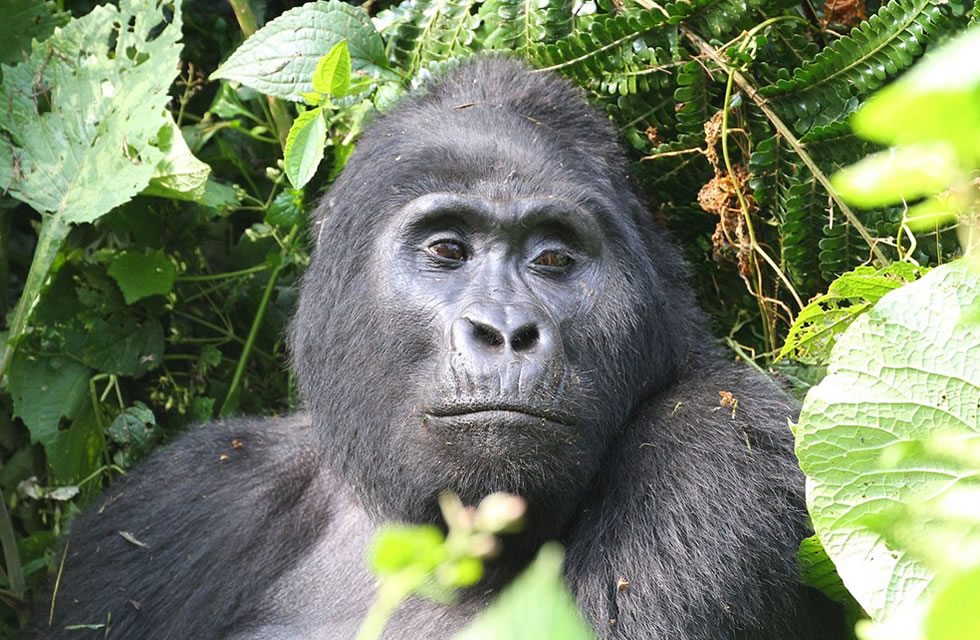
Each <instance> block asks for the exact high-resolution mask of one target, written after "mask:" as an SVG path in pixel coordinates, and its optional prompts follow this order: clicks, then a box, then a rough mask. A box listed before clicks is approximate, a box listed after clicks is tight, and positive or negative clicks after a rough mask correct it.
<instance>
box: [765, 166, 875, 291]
mask: <svg viewBox="0 0 980 640" xmlns="http://www.w3.org/2000/svg"><path fill="white" fill-rule="evenodd" d="M783 179H784V181H785V183H784V189H783V190H782V191H781V192H780V193H779V200H781V202H780V203H779V205H777V206H779V208H780V209H782V211H783V224H782V226H781V227H780V231H781V236H782V257H783V264H784V265H785V267H786V273H787V275H788V276H789V278H790V281H791V282H792V283H793V286H794V287H797V291H798V293H800V294H801V295H803V296H806V297H809V296H812V295H813V294H815V293H817V292H819V291H820V290H822V289H823V285H824V283H826V282H830V281H831V280H832V279H833V277H827V272H826V271H822V270H821V268H822V267H826V269H827V270H834V269H837V268H839V265H840V264H844V263H846V262H847V261H848V260H849V258H850V254H848V253H846V252H845V253H843V254H841V253H840V252H831V251H829V250H828V253H827V254H826V255H825V256H824V257H825V258H826V260H827V263H826V264H825V263H823V262H821V259H820V256H821V251H820V247H821V246H822V245H821V244H820V243H821V242H822V241H823V236H824V228H825V225H826V222H827V208H828V206H829V203H830V199H829V198H828V197H827V193H826V192H825V191H824V190H823V187H821V186H820V184H819V183H818V182H817V181H816V180H814V179H813V176H812V175H810V172H809V171H808V170H807V169H806V167H799V168H798V169H797V170H796V172H795V175H794V174H789V175H786V176H783ZM842 226H843V225H840V224H838V225H837V228H838V229H840V228H841V227H842ZM851 235H852V236H853V238H852V240H854V241H856V242H861V238H860V236H858V235H857V234H856V233H854V234H851ZM849 237H850V236H849ZM861 244H862V245H863V246H864V248H865V255H867V253H868V251H867V245H865V244H864V243H863V242H861Z"/></svg>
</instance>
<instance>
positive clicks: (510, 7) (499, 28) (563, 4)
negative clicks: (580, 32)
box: [480, 0, 572, 55]
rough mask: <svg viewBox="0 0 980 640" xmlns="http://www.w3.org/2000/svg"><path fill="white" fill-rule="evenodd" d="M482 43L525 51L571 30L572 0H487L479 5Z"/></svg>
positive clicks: (554, 39) (555, 39)
mask: <svg viewBox="0 0 980 640" xmlns="http://www.w3.org/2000/svg"><path fill="white" fill-rule="evenodd" d="M480 17H481V18H482V19H483V22H484V32H485V33H486V37H484V38H483V46H484V47H485V48H487V49H507V50H510V51H517V52H519V53H521V54H524V55H526V54H528V53H529V52H530V49H531V48H533V47H534V46H535V45H538V44H549V43H552V42H557V41H558V40H560V39H561V38H564V37H565V36H567V35H568V34H569V33H571V32H572V0H487V1H486V2H485V3H484V4H483V6H481V7H480Z"/></svg>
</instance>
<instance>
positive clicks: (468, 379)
mask: <svg viewBox="0 0 980 640" xmlns="http://www.w3.org/2000/svg"><path fill="white" fill-rule="evenodd" d="M615 138H616V135H615V132H614V131H613V129H612V127H611V126H610V125H609V124H608V122H607V121H606V120H605V119H604V118H602V117H601V116H600V115H598V114H597V113H596V112H594V111H593V110H592V109H591V108H590V107H588V106H587V105H586V104H585V102H584V100H583V98H582V96H581V94H580V92H579V91H577V90H576V89H573V88H572V87H570V86H568V85H567V84H566V83H565V82H564V81H562V80H560V79H558V78H557V77H555V76H552V75H550V74H543V73H538V74H535V73H530V72H529V71H528V70H527V69H526V68H524V67H523V66H522V65H520V64H518V63H515V62H511V61H507V60H503V59H484V60H481V61H478V62H475V63H471V64H469V65H467V66H465V67H464V68H463V69H462V70H460V71H458V72H455V73H453V74H452V75H450V76H449V77H448V78H447V79H445V80H444V81H442V82H441V83H438V84H435V85H433V86H431V87H430V88H429V89H428V90H427V92H425V93H423V94H421V95H418V96H416V97H413V98H411V99H408V100H406V101H405V103H404V104H402V105H401V106H400V107H399V109H398V110H396V111H395V112H394V113H392V114H390V115H387V116H384V117H382V118H380V119H379V120H378V121H377V122H375V123H374V124H373V126H372V127H370V128H369V130H368V131H367V132H366V133H365V135H364V137H363V139H362V140H361V142H360V143H359V145H358V149H357V152H356V153H355V154H354V157H353V158H352V159H351V161H350V164H349V166H348V167H347V168H346V169H345V170H344V172H343V175H342V176H341V178H340V179H339V180H338V181H337V183H336V184H335V185H334V187H333V188H332V190H331V191H330V193H329V194H328V195H327V197H326V198H325V201H324V202H323V204H322V205H321V207H320V210H319V211H318V214H317V218H316V222H315V229H314V235H315V236H316V238H317V244H316V249H315V254H314V259H313V263H312V264H311V266H310V269H309V271H308V273H307V275H306V277H305V279H304V284H303V287H302V291H301V294H300V305H299V309H298V312H297V315H296V319H295V321H294V324H293V329H292V353H293V358H294V363H293V364H294V368H295V370H296V373H297V376H298V378H299V380H300V383H301V386H302V391H303V395H304V397H305V400H306V403H307V408H308V412H309V414H308V415H305V414H304V415H298V416H294V417H291V418H285V419H264V420H251V419H241V420H232V421H228V422H221V423H215V424H210V425H204V426H202V427H199V428H197V429H194V430H193V431H192V432H191V433H189V434H187V435H185V436H184V437H182V438H181V439H180V440H179V441H177V442H175V443H174V444H172V445H170V446H168V447H166V448H164V449H163V450H161V451H159V452H157V453H156V454H155V455H154V456H153V457H152V458H151V459H150V460H149V461H148V462H147V463H146V464H144V465H143V466H141V467H140V468H139V469H138V470H136V471H134V472H133V473H132V474H130V477H129V478H127V479H126V480H125V481H124V482H121V483H119V484H118V485H116V486H114V487H113V488H112V489H111V490H110V491H108V492H107V495H106V497H105V499H104V500H102V501H101V502H100V504H98V505H96V506H95V507H94V508H93V509H91V510H90V511H88V512H87V513H85V514H84V515H83V516H81V517H80V518H79V519H78V520H77V521H76V522H75V523H74V524H73V527H72V533H71V536H70V537H69V540H68V556H67V557H68V561H67V566H66V570H65V573H64V576H63V577H62V579H61V583H60V587H59V589H58V592H57V601H56V603H55V607H54V611H55V617H54V624H53V626H51V627H48V626H47V625H46V624H42V626H41V631H40V632H39V635H38V637H45V638H47V637H58V638H60V637H66V638H87V637H92V638H101V637H103V633H104V631H103V630H101V629H99V630H93V631H89V632H85V631H70V632H66V631H63V629H64V627H65V626H66V625H73V624H74V625H77V624H98V623H102V622H107V621H108V623H109V626H110V629H109V635H108V637H110V638H123V639H130V638H133V639H140V640H155V639H165V638H234V639H236V640H244V639H246V638H248V639H259V638H263V639H269V640H279V639H286V638H352V637H353V636H354V633H355V631H356V629H357V626H358V624H359V622H360V621H361V620H362V619H363V616H364V614H365V612H366V609H367V607H368V605H369V603H370V601H371V598H372V597H373V590H374V587H375V583H374V580H373V579H372V577H371V576H370V575H369V574H368V573H367V572H366V570H365V568H364V566H363V565H364V563H363V560H362V558H363V549H364V546H365V544H366V543H367V541H368V540H369V538H370V536H371V534H372V532H373V531H374V530H375V528H376V527H377V525H378V523H380V522H382V521H385V520H389V519H401V520H405V521H410V522H425V521H437V513H436V509H435V499H436V497H437V495H438V493H439V492H441V491H443V490H446V489H451V490H453V491H455V492H457V493H459V494H460V495H461V496H462V497H463V499H464V500H465V501H468V502H475V501H477V500H479V498H481V497H482V496H483V495H484V494H486V493H488V492H490V491H495V490H507V491H512V492H515V493H519V494H521V495H523V496H525V497H526V498H527V499H528V501H529V504H530V512H529V514H530V515H529V518H530V520H529V524H528V527H527V528H526V530H525V533H523V534H520V535H517V536H514V537H512V538H508V539H507V540H506V541H505V547H504V553H503V554H502V556H501V557H500V558H499V559H498V560H496V561H495V563H494V564H493V565H492V567H491V571H490V572H489V573H488V575H487V577H486V578H485V579H484V581H483V582H482V583H481V584H480V585H478V587H476V588H474V589H470V590H468V591H467V592H466V593H464V594H463V597H462V599H461V601H460V602H458V603H457V604H454V605H451V606H448V607H447V606H439V605H435V604H431V603H427V602H422V601H417V602H414V601H413V602H411V603H410V604H409V606H407V607H406V608H404V609H403V610H401V611H400V612H399V613H398V614H397V615H396V617H395V619H394V620H393V621H392V624H391V625H390V627H389V630H388V633H387V635H386V637H388V638H398V639H401V638H441V637H448V636H450V635H451V634H452V633H453V632H454V631H455V630H458V629H459V628H461V627H462V626H463V625H464V624H465V623H466V621H467V620H469V619H470V618H471V617H472V616H473V615H474V614H475V613H476V612H478V611H479V610H480V609H482V608H483V607H484V606H485V605H486V603H487V602H488V601H489V600H490V598H492V596H493V594H494V593H496V592H497V591H499V589H500V588H502V587H503V586H504V585H505V584H506V583H507V582H508V581H509V580H510V579H511V578H512V577H513V576H514V575H515V574H516V572H518V571H519V570H520V569H521V568H522V567H523V566H524V564H525V563H526V562H527V560H528V559H529V558H530V557H531V555H532V553H533V551H534V550H535V549H536V548H537V546H538V545H539V544H540V543H541V542H542V541H543V540H546V539H558V540H560V541H561V542H563V543H564V545H565V546H566V549H567V560H566V562H567V566H566V575H567V579H568V583H569V585H570V587H571V589H572V591H573V593H574V594H575V596H576V598H577V600H578V603H579V605H580V607H581V609H582V611H583V612H584V614H585V616H586V617H587V618H588V620H589V621H590V622H591V623H592V624H593V625H594V627H595V628H596V630H597V632H598V634H599V636H600V637H601V638H635V639H645V638H646V639H653V638H659V639H662V640H728V639H730V640H735V639H738V640H790V639H792V640H818V639H819V640H823V639H825V638H830V637H836V636H835V633H836V632H834V633H831V631H829V630H828V629H830V626H825V621H824V620H822V619H821V616H820V615H819V614H818V613H817V612H818V610H819V609H818V607H816V606H815V605H813V604H812V603H811V601H810V596H809V594H808V593H807V591H806V590H805V589H804V588H803V587H802V586H801V584H800V581H799V577H798V575H797V568H796V549H797V545H798V542H799V541H800V540H801V539H802V538H803V537H804V536H805V535H807V526H806V514H805V510H804V505H803V479H802V476H801V473H800V471H799V468H798V467H797V465H796V461H795V458H794V456H793V447H792V438H791V436H790V432H789V428H788V426H787V421H788V419H791V418H793V417H794V416H795V414H796V411H797V407H796V406H795V404H794V403H793V402H792V401H791V400H790V399H789V398H788V397H787V396H786V395H785V394H784V393H782V392H781V391H780V390H778V389H777V388H775V387H774V386H773V385H772V384H771V383H770V382H769V381H768V380H766V379H764V378H763V377H762V376H760V375H758V374H756V373H755V372H753V371H751V370H750V369H749V368H747V367H745V366H741V365H734V364H729V363H726V362H725V361H724V358H723V357H722V355H721V354H720V353H719V352H718V351H717V350H716V348H715V347H714V346H712V344H713V341H712V339H711V337H710V335H709V333H708V331H707V330H706V328H705V322H704V319H703V317H702V314H701V313H700V312H699V311H698V309H697V305H696V303H695V300H694V297H693V293H692V291H691V290H690V288H689V286H688V284H687V283H686V275H685V269H684V266H683V264H682V261H681V259H680V257H679V252H678V250H677V249H676V248H675V247H674V246H673V245H672V244H671V242H670V240H669V239H668V238H667V237H666V236H665V235H664V234H663V233H662V232H661V231H659V230H658V229H656V228H655V226H654V225H653V224H652V222H651V219H650V215H649V213H648V211H647V210H646V209H645V208H644V206H643V204H642V203H641V201H640V200H639V199H638V198H637V196H636V195H635V193H634V191H633V189H632V188H631V186H630V181H629V177H628V168H627V165H626V163H625V162H624V160H623V158H622V157H621V152H620V149H619V147H618V145H617V144H616V143H615V142H614V140H615ZM430 194H439V195H435V196H431V197H429V196H430ZM427 198H428V199H427ZM481 212H482V213H481ZM582 212H584V213H582ZM580 213H582V215H580V216H579V214H580ZM481 216H483V217H482V218H481ZM534 216H538V217H537V218H536V217H534ZM549 216H550V217H549ZM576 216H579V217H580V218H581V220H579V221H578V222H575V220H576ZM539 218H540V219H542V220H545V222H544V223H541V226H540V229H539V228H538V227H536V226H534V225H536V224H538V223H537V222H535V221H536V220H538V219H539ZM514 220H518V222H517V223H514ZM481 221H482V222H481ZM566 224H567V227H566ZM481 225H482V226H481ZM576 225H577V226H576ZM554 228H557V229H558V231H555V232H554V234H553V235H549V234H551V233H552V231H551V230H552V229H554ZM445 237H449V238H450V242H456V241H457V240H458V246H457V245H451V246H450V247H449V250H447V249H446V247H445V246H442V245H440V246H439V247H437V249H438V251H442V252H443V253H448V254H449V255H450V257H451V258H452V257H453V256H455V255H456V254H454V253H453V251H455V250H456V249H457V248H458V247H459V246H462V247H464V248H465V250H466V255H465V259H464V260H463V259H461V260H456V261H455V262H454V261H453V260H448V261H447V260H446V259H445V258H442V257H439V256H438V255H436V254H434V253H433V247H435V246H436V245H437V244H438V242H440V241H444V240H445ZM454 238H455V239H456V240H453V239H454ZM498 241H499V242H498ZM494 243H497V244H494ZM501 243H502V244H501ZM508 243H510V244H508ZM536 243H537V244H536ZM498 246H506V247H512V246H518V247H519V248H520V247H531V249H528V251H529V253H527V255H524V254H522V253H520V251H518V252H517V254H518V255H516V256H515V255H512V253H508V252H505V251H503V252H499V253H494V252H495V251H497V248H498ZM541 247H543V249H541ZM554 247H558V253H559V254H560V255H568V256H571V258H572V263H571V266H570V267H567V266H560V267H558V268H554V267H552V266H550V265H551V264H552V262H551V261H552V259H553V258H554V255H551V254H549V256H548V257H547V258H546V259H544V260H539V257H540V255H539V254H535V252H540V251H542V250H543V251H552V253H554ZM562 252H564V253H562ZM437 253H438V252H437ZM536 255H538V257H535V256H536ZM434 256H435V257H434ZM559 257H560V256H559ZM542 264H544V265H545V266H544V267H542V266H541V265H542ZM467 274H471V275H467ZM518 325H520V326H518ZM512 330H513V331H512ZM518 330H525V334H524V337H523V338H521V339H519V338H518V337H517V331H518ZM488 332H489V333H488ZM528 332H529V333H528ZM488 335H489V336H490V337H489V338H488V337H487V336H488ZM527 336H530V337H527ZM521 340H523V341H521ZM501 342H502V344H503V346H500V345H501ZM501 349H502V350H503V351H501ZM501 354H503V355H501ZM722 391H726V392H730V393H732V394H733V395H734V396H735V398H737V400H738V405H737V408H736V409H734V410H733V409H732V408H730V407H727V406H725V407H723V406H721V405H720V398H721V397H720V395H719V392H722ZM515 407H516V409H515ZM477 411H479V412H477ZM475 412H476V413H475ZM480 412H482V413H480ZM488 416H489V417H488ZM234 440H237V441H239V442H240V444H241V446H240V447H237V448H236V447H234V446H232V442H233V441H234ZM223 455H224V456H227V458H226V459H222V458H221V456H223ZM122 532H124V533H122ZM124 534H125V535H124ZM134 541H135V542H134ZM136 542H139V543H141V544H136ZM624 584H625V586H623V585H624ZM39 608H40V607H39ZM45 614H46V611H45ZM39 617H41V616H39ZM45 617H46V615H45Z"/></svg>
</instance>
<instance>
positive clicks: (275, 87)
mask: <svg viewBox="0 0 980 640" xmlns="http://www.w3.org/2000/svg"><path fill="white" fill-rule="evenodd" d="M341 40H346V41H347V46H348V49H349V55H350V59H351V67H352V68H353V69H354V70H355V71H366V72H367V73H369V74H371V75H372V76H374V77H376V78H379V79H389V80H390V79H394V80H397V79H398V75H397V74H395V73H394V72H392V71H390V70H388V60H387V59H386V58H385V52H384V44H383V43H382V42H381V36H380V35H378V32H377V31H375V29H374V25H373V24H372V23H371V19H370V18H369V17H368V14H367V12H366V11H365V10H364V9H361V8H359V7H352V6H350V5H348V4H345V3H343V2H340V0H331V1H330V2H310V3H308V4H305V5H303V6H301V7H297V8H295V9H290V10H289V11H287V12H286V13H284V14H282V15H281V16H279V17H278V18H276V19H275V20H273V21H272V22H270V23H268V24H267V25H265V26H264V27H262V28H261V29H259V30H258V31H256V32H255V33H254V34H253V35H252V36H251V37H250V38H249V39H248V40H246V41H245V43H244V44H243V45H242V46H241V47H239V48H238V49H237V50H236V51H235V52H234V53H233V54H231V57H230V58H228V60H226V61H225V63H224V64H222V65H221V66H220V67H218V70H217V71H215V72H214V73H212V74H211V79H212V80H214V79H216V78H227V79H229V80H235V81H237V82H241V83H242V84H244V85H246V86H249V87H252V88H253V89H257V90H258V91H261V92H262V93H264V94H266V95H270V96H275V97H276V98H283V99H285V100H292V101H293V102H302V101H303V96H302V94H303V93H309V92H310V91H312V90H313V83H312V81H311V78H312V77H313V71H314V70H315V69H316V66H317V64H318V62H319V60H320V59H321V58H322V57H323V56H325V55H327V54H328V53H329V52H330V50H331V49H332V48H333V46H334V45H336V44H337V43H338V42H340V41H341Z"/></svg>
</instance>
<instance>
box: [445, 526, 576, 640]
mask: <svg viewBox="0 0 980 640" xmlns="http://www.w3.org/2000/svg"><path fill="white" fill-rule="evenodd" d="M562 556H563V552H562V550H561V547H560V546H558V545H557V544H554V543H548V544H546V545H544V546H543V547H541V550H540V551H539V552H538V556H537V558H535V560H534V562H533V563H532V564H531V566H530V567H528V568H527V570H525V571H524V573H522V574H521V575H520V576H518V578H517V579H516V580H514V582H513V583H512V584H511V586H509V587H507V589H505V590H504V592H503V593H501V594H500V597H499V598H497V600H496V602H494V603H493V604H492V605H491V606H490V608H489V609H487V610H486V611H485V612H483V613H482V614H481V615H480V616H479V617H478V618H477V619H476V621H475V622H474V623H473V624H471V625H470V626H469V627H467V628H466V629H464V630H463V631H462V632H461V633H459V634H457V635H456V636H453V638H454V640H526V639H527V638H534V640H592V639H593V638H595V634H594V633H593V632H592V629H591V628H590V627H589V625H588V624H586V622H585V621H584V620H583V619H582V615H581V614H580V613H579V611H578V609H577V607H576V606H575V600H574V599H573V598H572V596H571V594H570V593H569V592H568V588H567V587H566V586H565V583H564V580H563V579H562V570H561V563H562Z"/></svg>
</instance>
